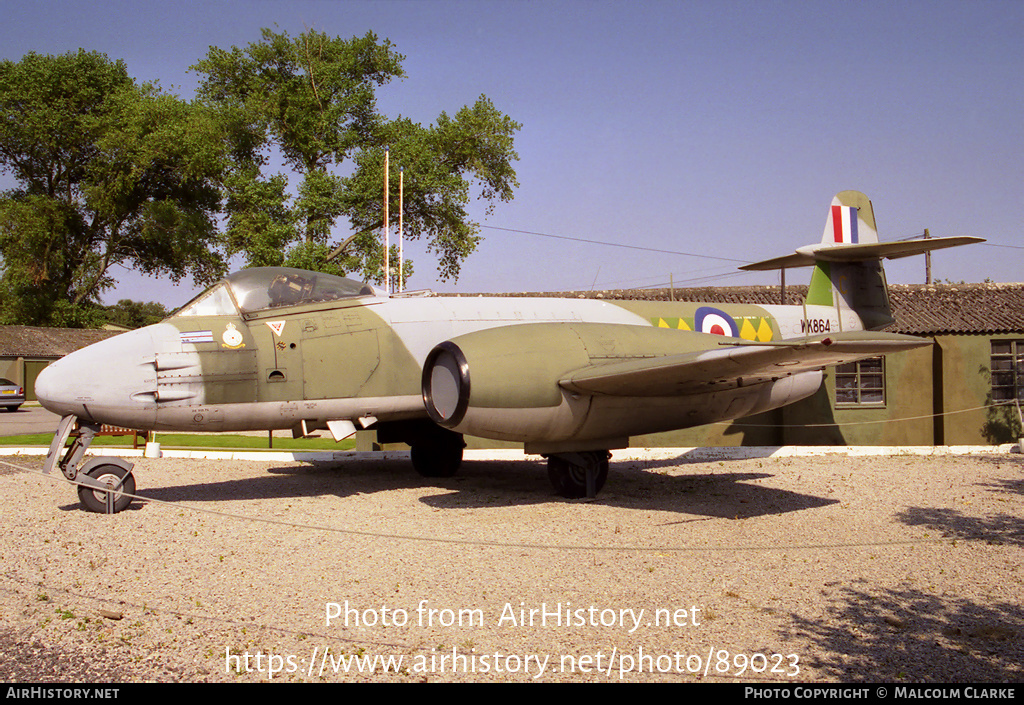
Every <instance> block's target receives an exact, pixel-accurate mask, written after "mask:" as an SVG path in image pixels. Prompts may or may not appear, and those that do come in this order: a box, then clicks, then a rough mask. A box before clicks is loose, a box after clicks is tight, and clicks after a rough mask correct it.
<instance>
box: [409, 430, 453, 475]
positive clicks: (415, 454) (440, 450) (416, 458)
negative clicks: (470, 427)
mask: <svg viewBox="0 0 1024 705" xmlns="http://www.w3.org/2000/svg"><path fill="white" fill-rule="evenodd" d="M464 447H465V443H464V442H463V440H462V434H461V433H452V432H450V431H446V432H444V433H443V434H431V435H430V436H428V437H427V438H423V439H421V440H420V441H419V442H417V443H414V444H413V445H412V452H411V453H410V455H411V456H412V466H413V467H414V468H415V469H416V472H418V473H419V474H420V475H421V476H423V477H452V476H453V475H454V474H455V473H456V472H457V471H458V469H459V466H460V465H462V449H463V448H464Z"/></svg>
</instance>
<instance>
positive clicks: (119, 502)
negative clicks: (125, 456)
mask: <svg viewBox="0 0 1024 705" xmlns="http://www.w3.org/2000/svg"><path fill="white" fill-rule="evenodd" d="M95 460H96V461H99V463H98V464H96V465H94V466H93V467H92V468H89V469H88V470H86V469H85V468H84V467H83V468H82V469H83V470H86V471H85V472H84V473H80V474H79V476H78V481H79V482H80V483H81V484H80V485H79V486H78V501H80V502H81V503H82V507H84V508H85V509H86V510H88V511H90V512H97V513H99V514H115V513H117V512H122V511H124V510H125V509H127V508H128V505H130V504H131V503H132V497H131V495H134V494H135V475H133V474H132V471H131V465H130V464H128V465H129V467H128V468H125V467H123V466H122V465H121V463H120V462H119V463H117V464H114V463H111V462H107V461H110V460H115V459H114V458H96V459H95ZM116 460H119V459H116ZM90 462H92V461H90ZM121 462H123V461H121Z"/></svg>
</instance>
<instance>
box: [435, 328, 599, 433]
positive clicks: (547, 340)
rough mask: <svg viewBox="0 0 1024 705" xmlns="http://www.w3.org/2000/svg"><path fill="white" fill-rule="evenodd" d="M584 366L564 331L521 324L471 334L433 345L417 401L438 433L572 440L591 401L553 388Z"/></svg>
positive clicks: (586, 360) (575, 338) (580, 351)
mask: <svg viewBox="0 0 1024 705" xmlns="http://www.w3.org/2000/svg"><path fill="white" fill-rule="evenodd" d="M589 364H590V356H589V354H588V352H587V349H586V345H585V344H584V342H583V340H581V338H580V336H579V335H578V334H577V332H576V331H575V330H574V328H573V327H571V326H565V325H557V324H556V325H549V324H523V325H516V326H504V327H501V328H492V329H488V330H482V331H477V332H475V333H470V334H468V335H463V336H459V337H457V338H453V339H452V340H448V341H445V342H443V343H441V344H440V345H438V346H436V347H435V348H434V349H433V350H432V351H431V352H430V354H429V355H428V356H427V359H426V362H425V363H424V366H423V401H424V404H425V405H426V408H427V413H428V414H429V415H430V418H431V419H433V420H434V422H436V423H437V424H439V425H441V426H444V427H445V428H449V429H452V430H453V431H457V432H459V433H466V434H470V435H474V436H482V437H485V438H495V439H500V440H508V441H523V440H527V439H531V438H537V439H544V440H555V439H562V438H568V437H570V436H572V435H573V434H574V433H575V432H576V431H577V430H578V429H579V427H580V425H581V424H582V423H583V422H584V420H585V419H586V416H587V411H588V409H589V407H590V398H589V397H587V396H583V395H579V394H574V393H571V392H568V391H566V390H564V389H562V388H561V387H559V386H558V383H559V381H560V380H561V379H562V378H563V377H564V376H565V374H566V373H567V372H569V371H571V370H574V369H579V368H581V367H585V366H587V365H589Z"/></svg>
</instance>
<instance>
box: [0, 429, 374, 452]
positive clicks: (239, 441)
mask: <svg viewBox="0 0 1024 705" xmlns="http://www.w3.org/2000/svg"><path fill="white" fill-rule="evenodd" d="M52 440H53V434H52V433H33V434H29V435H25V436H0V446H44V447H49V445H50V441H52ZM156 440H157V442H158V443H159V444H160V447H161V448H165V449H171V448H213V449H217V448H232V449H234V448H239V449H244V450H299V451H302V450H305V451H317V450H323V451H339V450H352V449H353V448H355V447H356V442H355V439H353V438H347V439H345V440H343V441H341V442H340V443H335V442H334V439H333V438H330V437H327V438H291V437H290V436H274V447H273V448H269V447H268V438H267V436H266V435H260V436H241V435H232V434H219V433H218V434H203V433H159V434H157V437H156ZM131 445H132V436H98V437H96V438H95V439H94V440H93V443H92V445H91V446H89V447H90V449H92V448H110V447H117V448H123V447H125V446H131Z"/></svg>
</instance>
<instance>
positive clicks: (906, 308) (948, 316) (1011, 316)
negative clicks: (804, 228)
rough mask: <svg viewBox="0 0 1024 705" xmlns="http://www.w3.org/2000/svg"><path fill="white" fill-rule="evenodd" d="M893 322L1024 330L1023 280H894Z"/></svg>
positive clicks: (702, 292) (946, 328) (717, 291)
mask: <svg viewBox="0 0 1024 705" xmlns="http://www.w3.org/2000/svg"><path fill="white" fill-rule="evenodd" d="M779 289H780V288H779V287H778V286H726V287H702V288H696V289H675V291H674V292H670V291H669V290H668V289H616V290H610V291H566V292H559V293H547V294H529V293H524V294H510V295H511V296H558V297H570V298H600V299H623V300H646V301H668V300H669V299H670V296H671V295H672V293H674V295H675V299H676V301H706V302H708V303H721V304H728V303H744V304H757V305H765V304H778V303H782V300H781V294H780V290H779ZM806 295H807V286H806V285H795V286H787V287H786V301H785V302H786V303H787V304H795V305H799V304H802V303H803V302H804V297H805V296H806ZM889 300H890V302H891V304H892V310H893V318H895V319H896V323H895V324H894V325H892V326H890V327H889V328H887V329H886V330H889V331H892V332H897V333H908V334H912V335H914V334H916V335H923V334H932V335H935V334H940V333H961V334H979V333H1020V332H1024V283H1012V284H1000V283H991V282H988V283H984V284H927V285H926V284H895V285H892V286H890V287H889Z"/></svg>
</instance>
